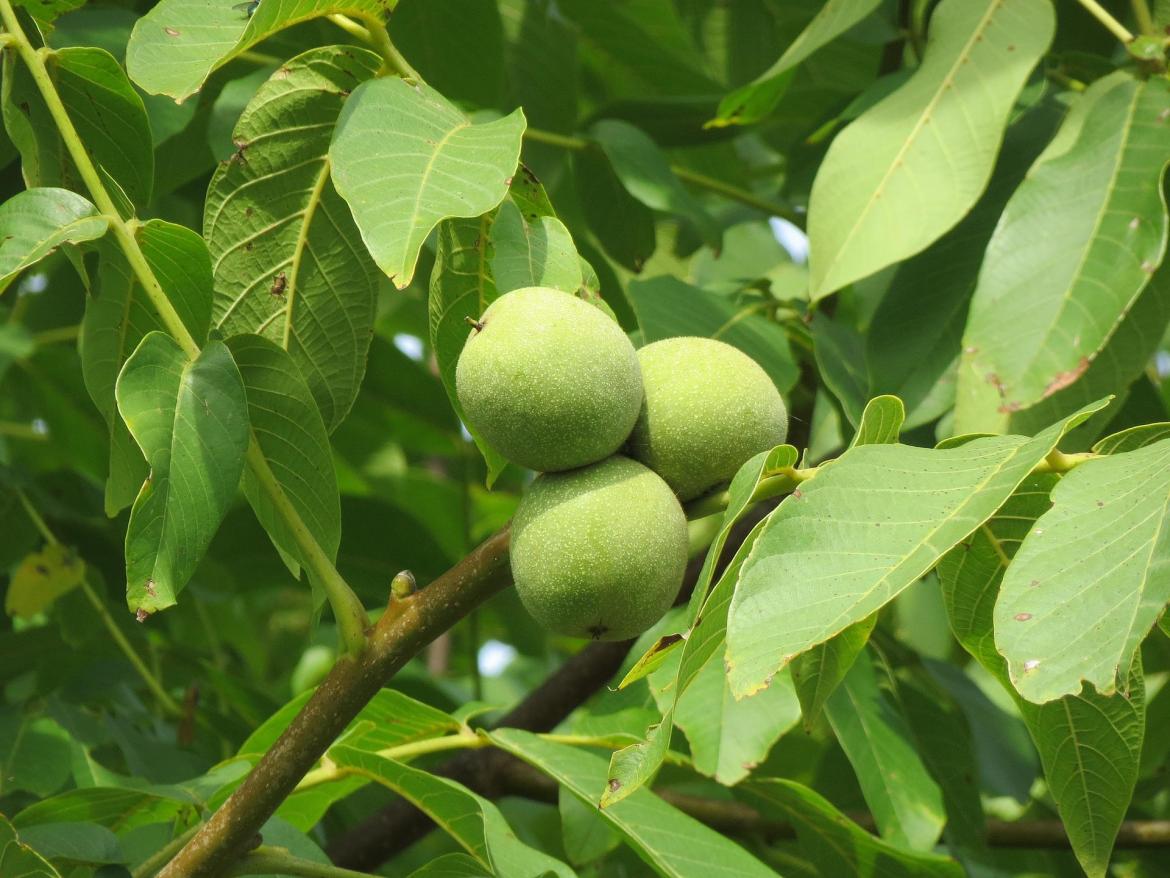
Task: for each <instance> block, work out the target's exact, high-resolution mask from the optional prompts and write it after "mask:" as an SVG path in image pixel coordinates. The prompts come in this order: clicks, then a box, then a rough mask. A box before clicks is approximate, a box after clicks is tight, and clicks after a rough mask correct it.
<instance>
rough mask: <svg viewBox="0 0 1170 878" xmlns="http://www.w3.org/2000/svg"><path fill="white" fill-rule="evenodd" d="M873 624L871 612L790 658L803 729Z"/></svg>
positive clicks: (857, 652)
mask: <svg viewBox="0 0 1170 878" xmlns="http://www.w3.org/2000/svg"><path fill="white" fill-rule="evenodd" d="M876 624H877V613H874V614H873V615H872V616H869V617H868V618H866V619H862V620H861V621H860V622H855V623H854V624H852V625H850V626H849V627H848V628H846V629H845V630H844V631H842V632H841V633H839V634H836V635H834V636H833V637H831V638H830V639H829V640H827V641H825V642H824V643H822V644H820V645H818V646H814V647H813V648H812V649H810V650H809V651H808V652H805V653H802V654H801V655H798V656H797V657H796V658H795V659H793V660H792V682H793V684H794V685H795V686H796V696H797V698H798V699H799V700H800V712H801V714H802V715H803V717H804V726H805V729H807V730H811V729H812V727H813V723H815V722H816V719H817V717H818V716H820V713H821V710H822V709H823V708H824V706H825V703H826V702H827V701H828V700H829V696H830V695H832V694H833V693H834V692H835V691H836V690H837V687H838V686H839V685H840V684H841V681H842V680H844V679H845V675H846V674H848V673H849V669H850V668H851V667H853V662H854V661H855V660H856V659H857V657H858V656H859V655H861V652H862V650H864V649H865V644H866V643H868V642H869V635H870V634H872V633H873V628H874V626H875V625H876ZM764 691H765V692H766V691H767V690H766V689H765V690H764Z"/></svg>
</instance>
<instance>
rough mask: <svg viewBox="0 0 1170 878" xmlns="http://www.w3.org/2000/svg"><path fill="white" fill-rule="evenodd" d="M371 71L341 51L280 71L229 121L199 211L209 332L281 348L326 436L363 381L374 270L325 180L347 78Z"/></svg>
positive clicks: (371, 63)
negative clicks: (226, 153)
mask: <svg viewBox="0 0 1170 878" xmlns="http://www.w3.org/2000/svg"><path fill="white" fill-rule="evenodd" d="M256 14H257V15H259V14H260V13H259V12H257V13H256ZM378 66H379V59H378V57H377V56H376V55H374V54H373V53H371V52H367V51H365V50H363V49H355V48H352V47H341V46H331V47H326V48H321V49H313V50H310V51H308V52H305V53H304V54H303V55H298V56H297V57H296V58H294V59H292V60H291V61H288V62H287V63H285V64H284V65H283V66H282V67H281V68H280V70H279V71H278V72H277V73H276V74H274V75H273V76H272V78H271V79H269V80H268V81H267V82H266V83H264V85H262V86H261V87H260V89H259V90H258V91H257V92H256V95H255V97H254V98H253V99H252V101H251V102H250V103H249V104H248V107H247V108H246V109H245V110H244V112H243V114H242V115H241V116H240V120H239V122H238V123H237V124H236V128H235V133H234V135H233V139H234V141H235V143H236V145H237V147H238V150H239V151H238V152H237V154H236V156H235V157H233V158H232V159H230V160H228V161H227V162H224V163H222V164H220V166H219V167H218V169H217V170H216V172H215V173H214V174H213V175H212V178H211V185H210V188H209V189H208V193H207V205H206V211H205V214H204V222H203V233H204V236H205V237H206V238H207V244H208V247H209V248H210V250H211V254H212V258H213V261H214V264H215V309H214V320H215V325H216V326H218V327H219V329H220V330H221V331H222V332H224V333H225V334H226V335H236V334H240V333H246V332H247V333H256V334H258V335H263V336H264V337H265V338H268V339H270V340H271V341H274V342H275V343H276V344H277V345H279V346H280V347H282V348H284V349H285V350H287V351H288V352H289V354H290V355H291V356H292V359H293V361H294V362H295V363H296V364H297V366H298V367H299V368H300V371H301V374H302V375H303V376H304V378H305V380H306V381H307V382H308V384H309V388H310V390H311V391H312V393H313V398H314V399H315V400H316V401H317V405H318V406H319V408H320V410H321V416H322V418H324V421H325V426H326V428H327V429H328V430H330V431H332V430H333V429H334V428H336V427H337V425H338V424H340V423H341V421H342V420H343V419H344V418H345V416H346V414H347V413H348V412H349V409H350V406H351V405H352V404H353V401H354V398H355V397H356V396H357V392H358V387H359V385H360V384H361V380H362V375H363V374H364V373H365V368H366V352H367V350H368V349H369V344H370V336H371V333H372V329H373V323H374V308H375V303H376V299H377V292H378V272H377V268H376V267H375V266H374V264H373V262H372V261H371V260H370V257H369V254H367V253H366V252H365V249H364V248H363V247H362V246H361V243H360V240H359V235H358V231H357V226H356V225H354V221H353V217H352V215H351V214H350V211H349V207H348V206H347V205H346V204H345V202H344V201H343V200H342V199H341V197H340V196H339V195H338V194H337V190H336V189H334V187H333V183H332V182H330V177H329V173H330V160H329V156H328V152H329V141H330V137H331V135H332V132H333V126H334V124H335V123H336V121H337V118H338V115H339V114H340V113H341V112H342V107H343V106H345V105H346V104H347V101H348V100H349V98H348V97H347V96H348V95H349V93H350V91H351V90H352V89H353V87H354V84H355V82H361V81H364V80H367V79H369V78H370V77H371V76H372V75H373V74H374V73H375V72H376V71H377V70H378Z"/></svg>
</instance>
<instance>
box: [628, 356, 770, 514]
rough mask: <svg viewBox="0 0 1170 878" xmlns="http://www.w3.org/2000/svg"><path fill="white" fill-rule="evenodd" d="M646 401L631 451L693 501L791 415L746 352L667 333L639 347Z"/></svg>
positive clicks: (764, 444)
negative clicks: (666, 336) (669, 335)
mask: <svg viewBox="0 0 1170 878" xmlns="http://www.w3.org/2000/svg"><path fill="white" fill-rule="evenodd" d="M638 362H639V363H640V364H641V366H642V384H643V387H644V389H645V401H644V402H643V405H642V410H641V412H640V413H639V415H638V421H637V423H636V424H635V425H634V431H633V433H632V434H631V436H630V442H629V446H628V447H629V453H630V455H631V456H632V457H634V458H635V459H637V460H640V461H641V462H642V463H644V464H646V466H648V467H650V468H651V469H652V470H654V471H655V472H656V473H658V474H659V475H660V476H662V478H663V479H665V480H666V483H667V484H668V485H670V487H671V488H673V489H674V492H675V493H676V494H677V495H678V496H679V498H680V499H681V500H690V499H692V498H694V497H697V496H699V495H700V494H702V493H704V492H705V491H707V490H708V489H710V488H713V487H715V486H716V485H719V484H722V483H723V482H727V481H730V480H731V478H732V476H734V475H735V473H736V472H737V471H738V470H739V468H740V467H741V466H743V464H745V463H746V462H747V461H748V460H750V459H751V458H752V457H754V456H755V455H756V454H758V453H759V452H761V451H766V450H768V449H770V448H772V447H774V446H776V445H779V444H781V443H782V442H784V439H785V437H786V436H787V435H788V413H787V410H786V409H785V407H784V400H783V399H781V397H780V392H779V391H778V390H777V389H776V385H775V384H773V383H772V379H771V378H769V377H768V373H766V372H765V371H764V370H763V369H762V368H760V366H759V364H758V363H756V361H755V360H753V359H752V358H751V357H749V356H748V355H747V354H745V353H743V352H742V351H740V350H739V349H737V348H733V347H732V346H731V345H728V344H724V343H723V342H721V341H715V340H714V339H709V338H668V339H664V340H662V341H656V342H654V343H653V344H649V345H646V347H644V348H642V349H641V350H639V351H638Z"/></svg>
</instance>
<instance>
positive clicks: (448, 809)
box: [330, 746, 573, 878]
mask: <svg viewBox="0 0 1170 878" xmlns="http://www.w3.org/2000/svg"><path fill="white" fill-rule="evenodd" d="M330 758H332V759H333V760H334V761H335V762H336V763H337V764H338V765H341V766H344V767H346V768H348V769H350V770H351V771H357V772H359V773H361V774H363V775H364V776H366V777H368V778H369V779H370V780H373V781H375V782H377V783H380V784H382V785H383V786H386V787H389V788H390V789H392V790H394V791H395V792H396V793H398V794H399V795H401V796H402V797H403V798H405V799H407V800H408V801H410V802H411V803H412V804H413V805H415V806H416V807H417V808H419V809H421V810H422V811H423V812H424V813H425V814H427V816H429V817H430V818H431V819H432V820H434V821H435V822H436V823H437V824H438V825H439V826H440V827H441V828H442V829H443V830H444V831H445V832H447V834H448V835H450V836H451V837H452V838H453V839H454V840H455V841H456V842H458V843H459V845H460V846H461V847H463V849H464V850H466V851H467V852H468V853H469V854H471V856H473V857H474V858H475V859H476V861H477V862H479V863H480V865H483V866H487V867H489V868H490V869H491V870H492V871H493V872H494V873H495V874H497V875H509V876H511V875H515V876H516V878H525V876H531V878H543V876H544V875H546V874H547V873H550V872H551V873H553V874H555V875H559V876H566V878H571V876H572V875H573V871H572V870H571V869H569V868H568V867H567V866H565V864H564V863H561V862H560V861H558V860H555V859H553V858H552V857H550V856H548V855H547V854H544V853H541V852H540V851H538V850H536V849H535V848H531V847H529V846H528V845H526V844H524V843H523V842H522V841H520V840H519V839H518V838H517V837H516V836H515V834H514V833H513V832H512V829H511V827H509V826H508V823H507V821H506V820H504V817H503V815H502V814H500V811H499V809H498V808H496V806H495V805H493V804H492V803H491V802H490V801H488V800H487V799H485V798H483V797H481V796H478V795H476V794H475V793H473V792H471V791H470V790H468V789H467V788H466V787H464V786H462V785H460V784H457V783H455V782H454V781H450V780H447V779H446V778H441V777H438V776H436V775H433V774H430V773H428V772H426V771H422V770H420V769H417V768H411V767H410V766H408V765H403V764H402V763H401V762H395V761H394V760H393V759H386V758H385V757H382V756H378V755H377V754H375V753H366V752H363V751H361V750H355V749H353V748H352V747H348V746H338V747H334V748H333V749H332V750H330Z"/></svg>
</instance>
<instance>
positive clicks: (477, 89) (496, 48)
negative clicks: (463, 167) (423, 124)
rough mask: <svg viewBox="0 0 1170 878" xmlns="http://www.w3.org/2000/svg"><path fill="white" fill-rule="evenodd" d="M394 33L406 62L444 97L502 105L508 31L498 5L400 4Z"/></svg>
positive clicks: (478, 1) (476, 0)
mask: <svg viewBox="0 0 1170 878" xmlns="http://www.w3.org/2000/svg"><path fill="white" fill-rule="evenodd" d="M389 30H390V38H391V39H392V40H394V42H395V43H396V44H397V45H398V46H400V47H401V48H402V52H403V54H404V55H405V56H406V59H407V60H408V61H409V62H410V63H411V65H412V66H413V67H414V68H415V69H417V70H418V72H419V74H420V75H421V76H422V78H423V79H424V80H425V81H426V82H427V83H428V84H429V85H430V86H431V87H432V88H434V89H435V90H436V91H438V92H439V93H440V94H442V95H443V96H445V97H447V98H448V99H450V100H452V101H459V102H467V103H470V104H472V105H473V106H478V107H495V106H497V105H499V103H500V101H501V98H502V95H503V91H504V28H503V24H502V22H501V21H500V10H499V9H498V8H497V5H496V2H495V0H400V2H399V3H398V5H397V6H395V8H394V14H393V15H392V16H391V17H390V22H389ZM546 51H547V50H546Z"/></svg>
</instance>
